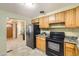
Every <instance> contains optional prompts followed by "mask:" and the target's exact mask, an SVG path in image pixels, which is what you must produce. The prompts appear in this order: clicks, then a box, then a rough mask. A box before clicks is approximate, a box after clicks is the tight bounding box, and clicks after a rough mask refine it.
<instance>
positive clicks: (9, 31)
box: [7, 24, 13, 39]
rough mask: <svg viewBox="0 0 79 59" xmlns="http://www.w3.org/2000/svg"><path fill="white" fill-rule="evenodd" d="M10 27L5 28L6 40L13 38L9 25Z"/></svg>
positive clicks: (11, 26)
mask: <svg viewBox="0 0 79 59" xmlns="http://www.w3.org/2000/svg"><path fill="white" fill-rule="evenodd" d="M9 25H10V26H8V27H7V38H8V39H11V38H13V25H12V24H9Z"/></svg>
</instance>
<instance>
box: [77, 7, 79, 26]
mask: <svg viewBox="0 0 79 59" xmlns="http://www.w3.org/2000/svg"><path fill="white" fill-rule="evenodd" d="M76 26H77V27H79V7H77V8H76Z"/></svg>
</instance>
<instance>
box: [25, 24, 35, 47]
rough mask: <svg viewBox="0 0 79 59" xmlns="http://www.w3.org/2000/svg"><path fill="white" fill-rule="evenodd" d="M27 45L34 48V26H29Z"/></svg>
mask: <svg viewBox="0 0 79 59" xmlns="http://www.w3.org/2000/svg"><path fill="white" fill-rule="evenodd" d="M26 45H27V46H29V47H31V48H34V39H33V25H28V27H27V31H26Z"/></svg>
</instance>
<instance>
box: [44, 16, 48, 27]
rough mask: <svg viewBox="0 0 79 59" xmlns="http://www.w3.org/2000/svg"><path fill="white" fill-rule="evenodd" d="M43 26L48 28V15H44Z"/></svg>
mask: <svg viewBox="0 0 79 59" xmlns="http://www.w3.org/2000/svg"><path fill="white" fill-rule="evenodd" d="M43 26H44V28H49V18H48V17H44V20H43Z"/></svg>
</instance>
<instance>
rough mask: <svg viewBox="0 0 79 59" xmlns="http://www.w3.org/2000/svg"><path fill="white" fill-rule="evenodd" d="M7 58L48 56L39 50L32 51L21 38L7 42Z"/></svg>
mask: <svg viewBox="0 0 79 59" xmlns="http://www.w3.org/2000/svg"><path fill="white" fill-rule="evenodd" d="M9 50H12V51H10V52H8V53H7V56H46V54H45V53H44V52H42V51H40V50H38V49H31V48H29V47H27V46H26V43H25V41H24V40H23V39H22V36H20V37H19V38H17V39H12V40H11V39H10V40H8V41H7V51H9Z"/></svg>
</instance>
